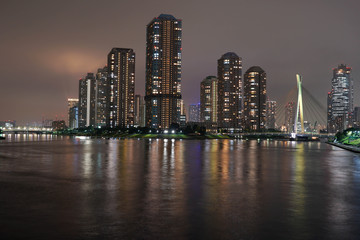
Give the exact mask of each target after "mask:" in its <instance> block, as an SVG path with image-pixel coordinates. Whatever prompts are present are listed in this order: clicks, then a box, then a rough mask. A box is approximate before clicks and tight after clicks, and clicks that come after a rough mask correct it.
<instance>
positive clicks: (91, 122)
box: [78, 73, 96, 128]
mask: <svg viewBox="0 0 360 240" xmlns="http://www.w3.org/2000/svg"><path fill="white" fill-rule="evenodd" d="M95 105H96V79H95V76H94V73H88V74H87V75H86V77H84V78H82V79H80V80H79V110H78V111H79V112H78V127H79V128H84V127H88V126H95V119H96V112H95Z"/></svg>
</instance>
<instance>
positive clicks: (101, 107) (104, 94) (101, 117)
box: [95, 66, 108, 127]
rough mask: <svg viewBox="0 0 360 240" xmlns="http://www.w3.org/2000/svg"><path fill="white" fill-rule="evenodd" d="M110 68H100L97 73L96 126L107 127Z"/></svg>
mask: <svg viewBox="0 0 360 240" xmlns="http://www.w3.org/2000/svg"><path fill="white" fill-rule="evenodd" d="M107 70H108V68H107V67H106V66H105V67H104V68H99V69H98V71H97V73H96V105H95V107H96V109H95V112H96V120H95V125H96V127H105V126H106V122H107V112H108V107H107V104H108V102H107V101H108V99H107V98H108V73H107Z"/></svg>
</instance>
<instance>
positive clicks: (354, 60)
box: [0, 1, 360, 123]
mask: <svg viewBox="0 0 360 240" xmlns="http://www.w3.org/2000/svg"><path fill="white" fill-rule="evenodd" d="M109 2H111V1H109ZM158 2H160V3H162V6H163V7H162V8H161V9H156V8H154V7H152V6H150V5H149V3H144V4H143V5H142V7H140V8H138V9H137V14H134V16H130V19H132V20H134V21H126V23H124V22H123V21H121V20H122V17H120V16H117V17H116V18H115V17H113V18H112V19H113V21H112V24H111V25H116V26H118V27H119V33H118V34H115V33H113V32H112V31H110V29H109V28H108V27H107V26H105V25H103V24H101V23H102V22H105V21H108V18H111V16H110V17H109V16H104V17H103V18H102V17H100V18H98V20H92V19H90V18H88V17H87V16H85V18H84V19H80V16H81V17H84V16H83V15H80V16H76V15H75V12H72V11H74V10H79V9H82V11H86V10H89V11H90V12H94V11H95V9H96V10H99V9H100V10H102V11H105V10H106V11H112V10H111V7H110V4H109V6H107V5H106V6H105V5H101V4H100V3H98V4H96V3H94V2H89V3H87V4H86V5H84V4H79V3H74V4H73V10H68V9H67V7H69V5H68V4H69V3H66V2H65V3H55V4H54V5H51V4H49V3H46V2H44V3H43V4H42V5H41V7H39V6H38V5H37V8H38V9H35V8H34V7H33V6H31V5H28V3H26V2H24V3H23V4H21V6H19V5H17V4H16V3H10V2H7V3H5V5H4V8H3V9H5V10H6V11H4V14H3V16H2V18H3V21H1V24H2V26H3V28H4V29H5V35H4V36H3V37H2V43H3V44H1V47H0V48H1V50H3V51H2V53H3V54H2V57H1V62H2V64H1V69H0V70H2V72H3V73H4V78H3V79H5V80H3V81H2V89H3V91H2V92H3V93H2V95H3V97H4V98H5V99H7V101H6V102H3V103H2V104H1V109H2V112H1V114H0V119H2V120H6V119H14V120H17V122H19V123H21V122H22V121H36V120H37V121H40V120H41V116H44V115H45V118H53V119H54V118H55V115H56V114H57V115H58V116H59V117H58V118H59V119H66V117H67V115H66V113H67V105H66V99H67V98H72V97H77V91H78V90H77V86H78V79H79V78H80V77H82V76H83V75H84V74H85V73H86V72H96V69H98V68H100V67H102V66H104V65H105V64H106V57H104V56H106V53H107V52H108V51H109V49H111V48H113V47H121V48H122V47H125V48H132V49H134V51H135V52H136V53H137V62H136V74H135V75H136V88H135V89H136V92H135V94H141V95H144V88H145V45H146V39H145V25H146V24H147V23H148V22H149V20H150V19H152V18H153V17H154V16H158V15H159V14H161V13H168V14H172V15H174V16H176V17H177V18H180V19H182V20H183V25H184V29H185V31H184V33H183V40H182V41H183V52H184V53H183V59H182V68H183V71H182V95H183V99H184V100H185V105H188V104H191V103H197V102H199V100H200V99H199V98H200V96H199V94H198V93H199V88H200V82H201V81H202V80H203V79H204V78H205V77H206V76H208V75H216V60H217V59H219V58H220V57H221V55H222V54H223V53H225V52H228V51H233V52H236V53H237V54H238V55H239V57H241V58H242V59H243V67H244V69H247V68H249V67H250V66H252V65H259V66H262V67H263V69H264V70H265V71H266V72H267V79H268V96H269V97H270V99H272V100H276V101H279V100H281V98H280V97H279V96H280V93H281V92H287V91H289V90H290V89H291V88H292V87H293V86H295V83H296V82H295V74H296V73H300V74H301V75H303V77H304V85H305V86H311V87H308V88H309V89H310V91H313V92H312V93H313V95H315V96H318V100H319V101H320V102H321V103H322V104H323V105H324V106H325V105H326V94H327V92H328V89H329V88H330V87H331V77H332V72H331V69H332V68H333V67H335V66H338V65H339V64H341V63H344V64H347V65H349V66H350V67H352V69H353V74H352V75H353V79H354V89H355V93H356V92H357V90H358V89H359V86H358V82H357V81H356V79H359V77H358V76H359V74H358V73H357V69H359V68H360V67H359V62H360V61H358V57H357V56H358V55H359V54H358V52H359V50H358V49H357V48H356V43H357V42H359V38H360V32H359V30H358V29H357V28H356V22H357V20H358V16H357V15H356V13H355V11H354V10H355V9H357V8H356V6H358V5H359V4H358V3H356V2H355V1H347V3H348V4H347V6H348V11H347V12H346V15H345V13H342V12H338V5H337V4H336V3H335V1H326V4H325V2H323V3H313V5H312V7H311V8H307V5H306V4H304V3H292V4H290V3H289V4H287V3H285V2H283V1H278V2H279V3H280V2H283V3H284V4H283V5H282V6H276V7H271V6H270V5H269V3H266V2H265V1H258V2H256V3H237V2H231V1H228V2H227V3H232V5H234V6H235V7H236V6H238V7H240V6H241V7H242V8H241V9H243V11H241V14H239V15H237V14H236V13H237V12H236V11H235V10H233V9H228V8H225V7H223V6H221V4H217V3H213V2H209V4H208V6H206V10H208V12H207V14H206V15H205V13H204V14H203V13H201V12H200V13H199V14H200V16H207V15H208V14H209V13H214V15H215V16H217V15H219V14H220V13H221V14H222V13H223V12H224V11H225V10H226V11H228V14H226V15H224V14H222V18H216V20H214V19H212V18H210V17H204V18H199V15H197V14H198V11H200V9H201V6H202V5H201V3H193V4H189V3H188V2H184V3H182V4H181V5H180V6H178V5H176V7H174V6H173V4H172V3H171V2H170V3H166V2H162V1H158ZM124 4H125V5H126V6H130V7H133V8H134V6H133V5H135V4H130V2H126V1H125V2H124ZM189 6H191V7H192V8H191V10H190V11H187V10H188V9H189ZM254 8H256V9H257V11H259V12H260V13H262V14H260V15H261V17H260V18H259V19H255V20H253V22H251V23H250V22H248V21H244V20H246V19H247V17H249V14H250V13H247V12H246V9H254ZM15 9H16V10H15ZM215 9H216V10H215ZM50 10H56V12H57V14H55V15H49V14H50V12H51V11H50ZM282 10H286V11H285V12H284V13H282V14H280V15H279V16H280V17H277V16H276V13H280V12H282ZM320 10H321V11H322V14H323V18H322V19H323V21H322V22H319V21H318V20H317V18H316V17H318V16H317V13H318V12H320ZM69 11H70V13H71V14H69ZM304 12H306V13H307V14H303V13H304ZM24 13H26V14H24ZM40 13H41V14H40ZM335 14H336V15H339V14H340V17H341V18H342V21H341V22H339V21H337V20H336V19H332V18H331V17H332V16H334V15H335ZM21 15H25V17H27V18H26V21H25V17H24V18H23V17H21ZM119 15H121V14H119ZM210 15H211V14H210ZM210 15H209V16H210ZM35 16H36V17H35ZM124 16H127V17H129V14H125V15H124ZM305 16H306V17H305ZM15 17H17V19H16V21H15V19H14V18H15ZM285 18H286V20H287V21H284V19H285ZM234 19H239V21H234ZM265 19H266V21H267V22H265ZM46 20H48V21H46ZM115 20H116V21H115ZM135 20H136V21H135ZM231 20H232V21H231ZM240 20H243V21H240ZM246 22H248V24H245V23H246ZM5 23H6V24H5ZM130 23H131V24H130ZM225 23H227V25H225ZM345 23H346V24H345ZM312 25H315V26H312ZM224 26H225V27H224ZM329 26H331V27H329ZM253 27H257V28H258V29H254V30H251V29H252V28H253ZM199 29H200V30H201V31H198V30H199ZM259 29H260V30H262V31H261V32H262V33H261V35H262V36H263V38H259V35H258V34H257V32H258V30H259ZM333 29H336V30H337V34H336V35H335V36H333V35H332V33H333ZM14 30H16V31H14ZM44 30H46V31H44ZM55 30H56V31H55ZM121 30H124V31H128V33H127V34H126V36H125V35H121V36H120V35H119V34H120V33H121ZM215 30H216V31H215ZM283 30H286V33H282V31H283ZM249 31H250V32H249ZM43 32H45V33H43ZM57 32H59V33H60V34H61V35H57V34H55V33H57ZM244 32H248V33H249V34H250V33H251V34H252V35H251V34H250V35H251V36H252V37H249V38H247V37H246V36H244V35H243V34H242V33H244ZM345 34H346V35H345ZM90 35H91V36H93V37H92V38H90V37H88V36H90ZM250 35H249V36H250ZM21 36H22V37H21ZM78 36H83V37H82V38H81V41H80V40H78V39H77V38H78ZM224 36H225V37H224ZM343 36H347V37H345V38H344V37H343ZM19 55H20V56H22V59H23V61H17V58H16V57H15V56H19ZM309 56H311V58H309ZM50 60H51V61H50ZM17 69H21V71H16V70H17ZM310 83H311V84H310ZM19 84H21V85H20V86H22V87H21V88H19V87H18V86H19ZM279 89H283V90H282V91H279ZM354 97H355V100H354V106H358V105H359V101H358V99H359V96H358V95H356V94H355V96H354ZM279 98H280V99H279ZM29 99H30V101H29ZM61 115H63V116H62V117H61Z"/></svg>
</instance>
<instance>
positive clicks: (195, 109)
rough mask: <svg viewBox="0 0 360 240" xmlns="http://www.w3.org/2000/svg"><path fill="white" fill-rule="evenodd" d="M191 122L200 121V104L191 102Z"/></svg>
mask: <svg viewBox="0 0 360 240" xmlns="http://www.w3.org/2000/svg"><path fill="white" fill-rule="evenodd" d="M189 122H200V104H190V106H189Z"/></svg>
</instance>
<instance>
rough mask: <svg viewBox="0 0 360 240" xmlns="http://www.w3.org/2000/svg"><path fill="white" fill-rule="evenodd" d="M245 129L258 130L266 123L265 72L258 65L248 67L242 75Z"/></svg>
mask: <svg viewBox="0 0 360 240" xmlns="http://www.w3.org/2000/svg"><path fill="white" fill-rule="evenodd" d="M244 123H245V129H247V130H253V131H260V130H262V129H264V128H265V124H266V73H265V71H264V70H263V69H262V68H261V67H258V66H254V67H251V68H249V69H248V70H247V71H246V73H245V75H244Z"/></svg>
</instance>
